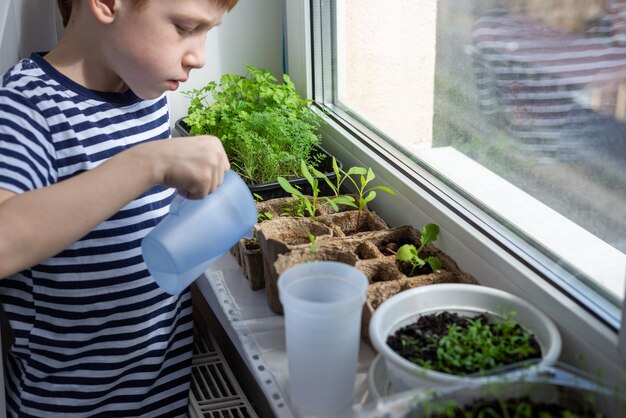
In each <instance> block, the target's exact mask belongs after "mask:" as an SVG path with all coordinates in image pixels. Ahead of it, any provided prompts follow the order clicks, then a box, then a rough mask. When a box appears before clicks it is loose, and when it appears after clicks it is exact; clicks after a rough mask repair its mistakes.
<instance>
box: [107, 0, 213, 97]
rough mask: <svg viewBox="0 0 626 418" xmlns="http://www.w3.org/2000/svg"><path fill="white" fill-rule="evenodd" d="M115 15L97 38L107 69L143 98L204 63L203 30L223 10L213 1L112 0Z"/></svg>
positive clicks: (175, 82)
mask: <svg viewBox="0 0 626 418" xmlns="http://www.w3.org/2000/svg"><path fill="white" fill-rule="evenodd" d="M116 3H117V4H118V8H117V10H116V14H115V18H114V20H113V21H112V22H111V23H110V25H108V29H107V30H108V34H107V35H110V36H108V37H107V39H106V42H102V43H101V44H102V48H103V50H102V51H103V53H104V59H105V63H106V65H107V66H108V67H109V69H110V70H111V71H112V72H113V73H114V74H116V75H117V76H118V77H120V78H121V79H122V80H123V81H124V82H125V83H126V85H127V86H128V87H129V88H130V89H131V90H132V91H133V92H134V93H135V94H136V95H137V96H139V97H141V98H143V99H154V98H157V97H159V96H161V95H162V94H163V92H165V91H167V90H176V89H177V88H178V85H179V83H181V82H184V81H186V80H187V78H188V77H189V72H190V71H191V70H192V69H195V68H201V67H202V66H204V58H205V57H204V46H205V41H206V34H207V32H208V31H209V30H210V29H211V28H213V27H214V26H216V25H219V24H220V23H221V21H222V17H223V16H224V12H225V10H224V9H222V8H221V7H220V6H217V5H216V4H215V2H214V1H212V0H176V1H172V0H147V1H146V2H145V4H144V5H142V6H141V7H140V8H139V9H137V8H134V7H133V1H132V0H121V1H116Z"/></svg>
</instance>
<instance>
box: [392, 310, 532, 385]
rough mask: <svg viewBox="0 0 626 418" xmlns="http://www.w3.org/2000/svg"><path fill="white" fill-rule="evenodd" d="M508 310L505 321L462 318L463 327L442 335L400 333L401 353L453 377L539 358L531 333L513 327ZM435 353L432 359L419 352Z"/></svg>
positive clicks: (479, 317)
mask: <svg viewBox="0 0 626 418" xmlns="http://www.w3.org/2000/svg"><path fill="white" fill-rule="evenodd" d="M515 315H516V312H514V311H510V312H508V313H507V314H506V317H505V318H502V319H501V320H498V321H494V322H489V321H488V320H487V318H486V317H485V316H484V315H479V316H477V317H475V318H466V321H465V325H463V326H461V325H458V324H456V323H453V324H450V325H448V329H447V333H446V334H445V335H435V334H433V333H427V332H426V333H420V335H419V336H415V335H408V334H401V335H400V343H401V346H402V348H403V349H404V350H408V351H410V352H412V353H413V354H412V355H411V358H410V359H409V360H411V361H412V362H414V363H415V364H417V365H419V366H421V367H424V368H427V369H432V370H437V371H440V372H444V373H453V374H457V375H467V374H472V373H477V372H484V371H488V370H491V369H494V368H496V367H500V366H504V365H507V364H512V363H516V362H520V361H524V360H528V359H532V358H535V357H537V356H538V355H540V353H539V347H538V345H536V343H534V338H533V336H532V334H530V333H529V332H528V331H526V330H525V329H524V328H522V327H521V326H520V325H519V324H517V323H516V322H515V321H514V320H513V318H514V317H515ZM428 352H430V353H433V352H434V353H436V360H434V361H433V360H431V359H430V357H431V356H421V355H420V353H428Z"/></svg>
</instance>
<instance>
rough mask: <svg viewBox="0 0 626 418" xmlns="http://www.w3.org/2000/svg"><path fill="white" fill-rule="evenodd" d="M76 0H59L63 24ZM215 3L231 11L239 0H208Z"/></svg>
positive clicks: (140, 2) (136, 4) (68, 17)
mask: <svg viewBox="0 0 626 418" xmlns="http://www.w3.org/2000/svg"><path fill="white" fill-rule="evenodd" d="M74 1H75V0H57V3H58V4H59V11H60V12H61V17H62V18H63V26H67V22H69V21H70V15H71V14H72V3H74ZM133 1H134V2H135V7H139V6H141V4H142V3H145V2H146V0H133ZM208 1H211V2H214V3H217V4H218V5H219V6H222V7H224V9H226V11H230V10H231V9H232V8H233V7H235V5H236V4H237V1H239V0H208Z"/></svg>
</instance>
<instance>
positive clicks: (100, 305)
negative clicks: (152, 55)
mask: <svg viewBox="0 0 626 418" xmlns="http://www.w3.org/2000/svg"><path fill="white" fill-rule="evenodd" d="M169 136H170V130H169V114H168V110H167V101H166V99H165V97H162V98H160V99H156V100H141V99H140V98H138V97H137V96H135V95H134V94H133V93H132V92H130V91H129V92H128V93H124V94H114V93H102V92H95V91H91V90H88V89H85V88H84V87H82V86H80V85H78V84H76V83H74V82H73V81H71V80H70V79H68V78H67V77H65V76H63V75H62V74H60V73H59V72H58V71H56V70H55V69H54V68H53V67H52V66H51V65H50V64H48V63H47V61H45V60H44V58H43V57H42V56H41V55H38V54H34V55H33V56H32V57H31V59H26V60H22V61H21V62H20V63H18V64H17V65H16V66H14V67H13V68H12V69H10V70H9V71H8V72H7V73H6V74H5V75H4V77H3V79H2V85H1V87H0V188H3V189H6V190H10V191H12V192H15V193H24V192H28V191H30V190H33V189H38V188H41V187H46V186H49V185H52V184H54V183H57V182H59V181H62V180H64V179H67V178H70V177H72V176H74V175H77V174H80V173H81V172H84V171H86V170H90V169H92V168H94V167H96V166H98V165H99V164H100V163H102V162H103V161H105V160H106V159H108V158H109V157H111V156H113V155H115V154H116V153H118V152H120V151H123V150H125V149H128V148H130V147H132V146H133V145H135V144H138V143H141V142H145V141H151V140H156V139H161V138H167V137H169ZM173 194H174V191H173V190H172V189H167V188H164V187H154V188H152V189H150V190H148V191H146V192H145V193H144V194H143V195H141V196H140V197H138V198H137V199H135V200H133V201H132V202H130V203H129V204H128V205H126V206H125V207H124V208H122V209H121V210H120V211H119V212H118V213H117V214H116V215H114V216H113V217H111V218H110V219H108V220H106V221H104V222H103V223H102V224H100V225H99V226H98V227H96V228H95V229H94V230H93V231H91V232H90V233H89V234H87V235H86V236H85V237H83V238H82V239H80V240H79V241H78V242H76V243H74V244H73V245H71V246H70V247H69V248H67V249H66V250H64V251H63V252H61V253H60V254H58V255H56V256H55V257H52V258H50V259H49V260H46V261H44V262H42V263H41V264H39V265H37V266H34V267H32V268H29V269H27V270H24V271H22V272H20V273H19V274H15V275H13V276H11V277H8V278H4V279H2V280H0V299H1V301H2V305H3V307H4V310H5V312H6V314H7V316H8V318H9V321H10V323H11V326H12V328H13V332H14V335H15V342H14V344H13V346H12V347H11V352H10V353H9V358H8V362H7V363H8V364H7V367H6V368H5V374H6V375H7V391H6V394H7V411H8V413H9V416H12V415H19V416H33V417H50V416H59V417H71V416H103V417H112V416H116V417H118V416H132V417H137V416H148V417H153V416H166V417H175V416H185V415H186V412H187V397H188V390H189V380H190V371H191V344H192V339H193V335H192V322H191V300H190V294H189V292H188V291H187V292H184V293H183V294H182V295H180V296H170V295H168V294H166V293H164V292H163V291H161V290H160V288H159V287H158V286H157V285H156V283H155V281H154V279H153V278H152V277H151V276H150V274H149V273H148V271H147V270H146V266H145V264H144V262H143V257H142V254H141V247H140V244H141V239H142V238H143V237H144V236H145V235H146V234H147V233H148V232H149V231H150V230H151V229H152V228H153V227H154V226H155V225H156V224H157V223H158V222H159V220H160V219H162V218H163V217H164V216H165V215H166V214H167V212H168V209H169V203H170V201H171V199H172V198H173ZM85 210H89V208H85Z"/></svg>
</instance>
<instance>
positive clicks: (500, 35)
mask: <svg viewBox="0 0 626 418" xmlns="http://www.w3.org/2000/svg"><path fill="white" fill-rule="evenodd" d="M333 12H334V13H335V15H336V19H335V22H336V28H335V29H336V33H335V36H336V39H335V44H334V48H335V50H336V59H335V61H334V62H336V68H335V70H334V71H335V74H334V76H335V80H336V84H335V89H334V91H333V98H332V99H329V98H328V97H326V96H325V97H324V99H323V100H324V101H325V102H326V103H328V104H330V103H331V102H332V104H333V105H334V106H336V107H338V108H340V109H342V110H343V111H344V112H346V113H347V114H349V115H351V116H352V117H354V118H356V119H358V120H360V121H361V123H363V124H365V125H367V126H369V127H370V128H371V129H373V130H374V131H376V132H377V133H379V134H380V135H381V136H382V137H384V138H386V139H387V140H388V141H389V142H390V143H393V144H395V145H396V146H397V147H398V149H400V150H402V151H403V152H405V153H406V154H408V155H412V156H415V157H416V158H417V159H418V160H420V161H422V162H426V164H428V165H430V166H431V167H434V169H435V170H437V171H438V172H439V173H442V174H443V176H444V177H446V178H448V179H449V180H451V181H452V182H453V183H454V184H455V186H458V187H459V188H460V189H463V190H465V191H466V192H467V193H468V195H470V196H471V197H473V198H475V199H477V200H478V201H480V203H482V204H484V205H485V206H487V207H488V208H489V209H491V210H492V211H493V213H494V214H495V215H498V216H500V218H501V219H502V218H503V219H504V220H506V221H507V223H509V224H510V225H513V226H514V227H516V228H517V229H518V230H520V231H523V232H522V234H523V233H524V232H525V233H527V234H528V236H529V239H528V242H530V243H532V244H533V245H534V246H535V247H536V248H540V249H541V250H542V251H544V252H545V253H546V254H548V253H549V254H551V256H552V257H553V258H555V259H560V260H561V259H562V260H564V261H563V264H567V265H568V266H569V268H572V267H571V266H574V267H573V269H574V270H576V271H577V272H578V273H580V274H579V277H582V278H584V279H586V280H588V281H589V283H590V284H593V285H595V287H594V288H595V289H596V290H598V291H599V292H600V293H602V294H604V295H605V296H607V297H609V298H611V299H612V300H614V301H615V300H620V299H623V297H624V282H625V276H626V270H625V269H626V255H625V254H626V215H625V214H626V1H611V0H569V1H568V0H509V1H507V0H464V1H457V0H439V1H435V0H431V1H426V0H425V1H413V0H404V1H397V2H393V6H390V4H387V3H384V2H380V1H376V0H342V1H337V2H336V3H335V9H333ZM461 167H463V169H466V170H468V171H467V172H464V173H459V170H461ZM468 173H470V174H468ZM474 176H475V177H474ZM489 176H493V178H496V177H497V179H498V180H497V181H496V180H493V181H490V180H487V181H486V182H485V184H487V185H489V187H491V186H492V185H494V184H497V185H499V186H498V187H495V186H494V189H493V190H492V191H491V192H490V191H489V190H485V188H484V187H481V186H480V184H481V183H480V181H481V179H482V180H483V181H485V179H489V178H490V177H489ZM469 179H472V180H471V181H469ZM499 181H502V183H499ZM477 184H478V185H479V186H477ZM500 186H501V188H500ZM489 187H487V189H488V188H489ZM503 190H504V191H505V192H503ZM490 193H491V194H490ZM509 193H510V194H509ZM524 212H526V213H524ZM533 228H534V229H533ZM599 270H602V271H601V272H598V271H599ZM589 279H591V280H589Z"/></svg>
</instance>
